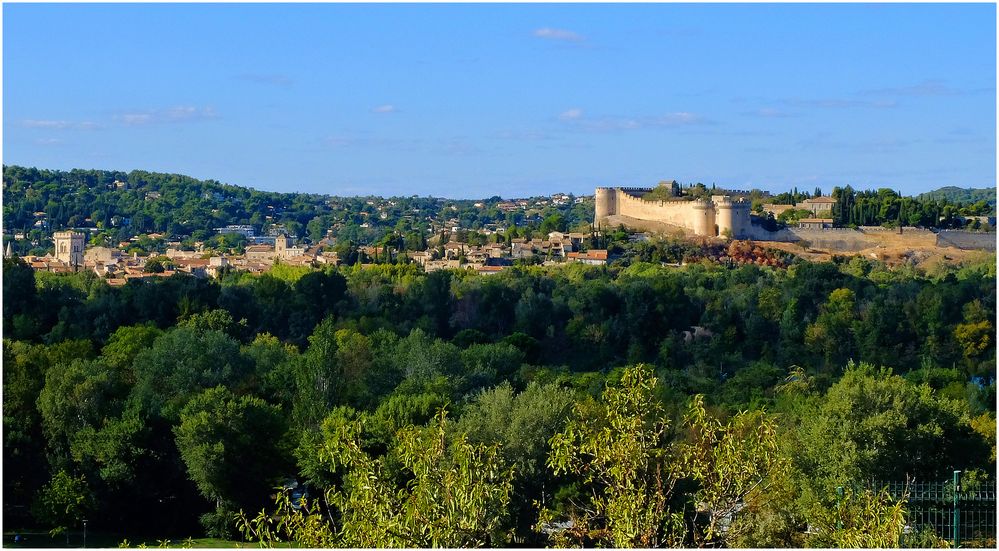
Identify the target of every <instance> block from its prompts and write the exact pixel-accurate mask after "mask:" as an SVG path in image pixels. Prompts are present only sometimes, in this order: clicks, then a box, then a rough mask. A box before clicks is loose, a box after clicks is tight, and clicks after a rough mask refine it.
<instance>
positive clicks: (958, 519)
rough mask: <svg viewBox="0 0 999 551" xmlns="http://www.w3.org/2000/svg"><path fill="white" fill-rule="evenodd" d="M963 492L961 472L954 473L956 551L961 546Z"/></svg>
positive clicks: (954, 542) (954, 533)
mask: <svg viewBox="0 0 999 551" xmlns="http://www.w3.org/2000/svg"><path fill="white" fill-rule="evenodd" d="M960 492H961V471H954V518H953V519H952V522H953V523H954V531H953V536H954V537H953V544H954V549H957V548H958V547H960V545H961V508H960V506H959V505H958V495H959V493H960Z"/></svg>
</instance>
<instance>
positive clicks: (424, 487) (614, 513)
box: [3, 175, 996, 547]
mask: <svg viewBox="0 0 999 551" xmlns="http://www.w3.org/2000/svg"><path fill="white" fill-rule="evenodd" d="M130 177H131V175H130ZM5 182H6V179H5ZM81 185H82V184H81ZM178 185H179V184H178ZM161 189H162V188H161ZM81 190H82V188H81ZM6 193H7V188H6V184H5V196H6ZM232 193H233V194H237V193H239V192H238V191H236V190H232ZM163 196H164V197H167V196H168V194H167V192H166V190H165V189H164V194H163ZM88 200H89V201H96V198H94V197H90V198H89V199H88ZM136 201H140V200H139V199H136ZM140 202H141V201H140ZM59 204H61V203H59ZM94 204H98V203H94ZM37 206H38V204H33V205H32V206H31V207H30V208H29V210H30V209H34V208H36V207H37ZM5 208H7V205H5ZM57 208H58V207H57ZM102 208H104V207H98V210H100V209H102ZM91 210H93V209H91ZM101 213H103V214H107V211H101ZM101 213H96V212H95V213H94V214H101ZM185 216H186V215H185ZM95 218H97V217H95ZM178 218H181V220H183V218H182V217H178ZM226 221H228V220H226ZM152 223H153V224H154V225H155V224H159V223H160V222H156V221H153V222H152ZM166 223H167V224H169V223H171V222H166ZM211 223H221V221H216V220H214V219H213V221H212V222H211ZM683 250H684V245H680V244H678V243H672V242H652V243H644V244H639V245H637V246H636V248H635V250H634V252H633V254H632V255H631V256H628V257H627V259H628V261H627V262H620V263H617V264H615V265H614V266H609V267H589V266H583V265H565V266H557V267H540V266H523V267H513V268H510V269H507V270H505V271H503V272H502V273H500V274H497V275H491V276H477V275H474V274H469V273H466V272H464V271H459V270H453V271H452V270H443V271H437V272H432V273H424V272H423V271H422V270H421V269H420V268H419V267H417V266H414V265H377V266H369V267H361V266H354V267H341V268H339V269H333V268H329V269H326V270H311V269H307V268H301V269H298V268H291V267H288V266H276V267H275V268H274V269H273V270H272V271H271V272H269V273H267V274H264V275H261V276H251V275H248V274H243V273H230V274H227V275H225V276H223V277H222V278H221V279H220V280H217V281H216V280H205V279H198V278H194V277H187V276H184V275H175V276H172V277H169V278H163V279H157V280H136V281H130V282H129V283H128V284H127V285H125V286H123V287H120V288H113V287H109V286H108V285H107V284H106V283H105V282H103V281H102V280H101V279H100V278H98V277H96V276H94V275H93V274H89V273H78V274H72V275H55V274H47V273H37V274H36V273H34V272H33V271H32V270H31V269H30V268H28V267H27V266H25V265H24V264H23V263H22V262H20V261H19V260H17V259H12V260H5V262H4V270H3V276H4V277H3V299H4V301H3V324H4V325H3V327H4V341H3V370H4V373H3V375H4V377H3V396H4V404H3V427H4V523H5V525H7V526H11V527H14V526H40V527H44V528H46V529H49V528H56V529H58V528H69V529H73V528H76V527H78V526H79V523H80V522H81V519H83V518H87V519H89V521H90V526H91V529H104V530H108V531H115V532H116V533H120V534H121V535H122V538H123V539H124V538H126V537H131V538H140V537H143V536H147V535H153V536H157V537H168V536H170V537H173V536H187V535H192V534H199V533H207V534H210V535H214V536H217V537H226V538H249V539H259V540H263V541H265V542H270V543H276V542H278V541H288V540H291V541H293V542H296V543H297V544H299V545H306V546H354V547H372V546H402V547H405V546H416V547H430V546H437V545H440V546H449V547H455V546H469V545H494V546H503V545H531V546H545V545H561V544H584V545H615V546H625V547H650V546H660V545H663V546H666V545H673V546H675V545H684V546H693V545H730V546H732V545H735V546H744V547H767V546H773V547H784V546H847V547H852V546H893V545H895V544H896V543H897V542H898V538H899V537H900V536H901V533H902V530H903V525H904V524H905V506H906V505H905V502H904V500H898V499H896V498H893V497H891V496H889V495H887V494H886V493H885V492H883V491H880V490H879V489H878V486H877V484H876V483H873V484H872V482H877V481H901V482H904V481H906V480H907V479H908V480H912V479H915V480H942V479H945V478H947V477H948V476H949V473H950V472H951V471H952V470H954V469H961V470H963V471H964V472H965V484H966V485H971V486H974V485H975V484H980V483H983V480H984V479H985V477H986V474H987V473H992V472H994V470H995V431H996V428H995V402H996V397H995V369H996V367H995V357H996V348H995V328H994V327H993V320H994V319H995V317H996V279H995V278H996V273H995V265H996V264H995V256H994V255H983V256H982V257H981V258H979V259H978V260H977V261H969V262H967V263H965V264H963V265H959V266H940V267H938V269H936V270H935V271H934V272H933V273H925V272H921V271H918V270H916V269H915V268H911V267H896V268H890V267H888V266H886V265H884V264H882V263H880V262H877V261H870V260H866V259H864V258H859V257H857V258H853V259H848V260H847V259H844V260H838V261H836V262H833V263H809V262H805V261H800V260H796V259H790V258H785V257H781V258H777V257H774V259H776V260H775V261H774V262H771V263H770V264H772V265H770V266H760V265H756V264H752V263H740V262H736V261H731V259H734V258H736V257H737V256H738V255H736V254H735V253H734V252H733V253H732V254H730V255H728V257H729V258H730V261H726V262H718V261H712V260H709V259H707V258H696V257H692V256H689V255H688V256H687V260H688V261H689V262H687V263H686V265H684V266H681V267H672V266H666V265H663V264H662V263H661V262H663V261H664V259H665V258H668V257H669V256H670V255H677V254H682V251H683ZM688 252H689V251H688ZM778 260H779V261H778ZM837 486H845V487H846V493H845V494H844V497H842V498H839V501H837V495H836V488H837ZM261 511H265V512H263V513H261ZM258 513H259V514H258ZM275 513H276V514H275ZM993 538H994V534H993ZM993 542H994V540H993ZM918 543H919V544H921V545H936V544H938V543H941V542H940V541H939V540H938V539H937V538H935V537H934V536H933V535H932V534H926V536H925V539H922V540H919V541H918Z"/></svg>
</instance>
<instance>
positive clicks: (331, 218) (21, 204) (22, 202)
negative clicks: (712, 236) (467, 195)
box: [3, 166, 593, 254]
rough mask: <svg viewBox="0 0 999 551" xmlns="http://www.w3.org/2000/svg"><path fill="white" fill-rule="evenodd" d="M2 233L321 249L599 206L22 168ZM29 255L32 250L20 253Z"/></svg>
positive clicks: (573, 213)
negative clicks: (244, 234)
mask: <svg viewBox="0 0 999 551" xmlns="http://www.w3.org/2000/svg"><path fill="white" fill-rule="evenodd" d="M3 199H4V205H3V226H4V230H5V231H7V232H15V231H16V232H20V233H24V234H25V241H26V242H35V243H38V245H35V247H39V248H41V249H42V252H43V251H44V248H45V244H46V243H47V240H48V239H49V238H50V236H51V233H52V232H53V231H56V230H59V229H63V228H92V229H93V234H94V239H93V242H94V243H95V244H96V243H100V244H117V243H119V242H121V241H126V240H128V239H129V238H131V237H133V236H136V235H141V234H146V233H153V232H156V233H161V234H164V235H165V236H167V237H168V238H172V239H177V240H183V239H185V238H188V239H190V240H192V241H204V240H205V239H207V238H208V237H210V236H211V235H212V234H213V233H214V228H218V227H221V226H226V225H229V224H250V225H253V226H254V227H255V229H256V230H257V231H258V232H266V231H267V229H268V228H269V227H272V226H275V225H281V226H282V227H283V228H284V229H285V230H286V231H287V232H288V233H289V234H290V235H296V236H298V237H299V238H302V239H304V240H306V241H312V242H316V241H319V240H320V239H322V238H323V237H325V236H326V235H327V231H328V230H331V229H332V230H333V232H334V235H335V236H337V237H340V238H343V239H349V240H351V241H353V242H355V243H357V244H362V245H364V244H371V243H375V242H377V241H379V240H382V239H386V238H387V237H388V236H392V235H397V236H399V237H403V238H404V237H406V236H407V234H410V233H413V232H415V233H417V234H422V236H421V239H426V238H427V237H429V235H427V234H429V233H430V232H431V228H435V229H439V228H442V227H447V228H453V227H460V228H465V229H478V228H482V227H484V226H486V225H488V224H498V225H501V226H509V225H530V224H533V225H534V226H537V227H540V225H541V223H542V222H543V221H544V219H546V218H551V217H553V216H555V217H559V219H560V225H561V226H563V228H566V227H570V226H575V225H578V224H580V223H583V222H588V221H590V220H591V219H592V217H593V204H592V201H583V202H576V201H575V200H574V198H571V197H570V198H568V199H567V200H565V201H562V202H560V203H559V204H556V203H555V202H554V201H551V200H549V198H547V197H538V198H530V199H529V200H527V201H526V203H525V204H524V205H522V206H518V208H516V209H505V210H504V209H500V208H499V205H500V204H501V203H503V200H502V199H501V198H500V197H498V196H494V197H490V198H488V199H482V200H478V201H476V200H454V199H443V198H435V197H417V196H415V195H414V196H411V197H390V198H381V197H374V196H367V197H336V196H330V195H316V194H304V193H277V192H266V191H258V190H254V189H250V188H245V187H240V186H234V185H227V184H222V183H220V182H217V181H215V180H197V179H195V178H191V177H188V176H183V175H179V174H163V173H155V172H145V171H140V170H133V171H131V172H120V171H108V170H78V169H75V170H70V171H61V170H43V169H37V168H25V167H19V166H5V167H4V169H3ZM20 245H21V247H20V248H19V250H18V252H20V253H21V254H27V253H28V252H29V250H30V246H29V245H27V244H20Z"/></svg>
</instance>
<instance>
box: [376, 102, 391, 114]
mask: <svg viewBox="0 0 999 551" xmlns="http://www.w3.org/2000/svg"><path fill="white" fill-rule="evenodd" d="M397 111H398V109H396V107H395V106H394V105H392V104H391V103H386V104H385V105H379V106H378V107H375V108H374V109H372V110H371V112H372V113H380V114H388V113H395V112H397Z"/></svg>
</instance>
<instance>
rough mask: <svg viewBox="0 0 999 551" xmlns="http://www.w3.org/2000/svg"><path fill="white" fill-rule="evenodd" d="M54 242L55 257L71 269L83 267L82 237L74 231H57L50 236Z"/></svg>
mask: <svg viewBox="0 0 999 551" xmlns="http://www.w3.org/2000/svg"><path fill="white" fill-rule="evenodd" d="M52 238H53V239H54V240H55V257H56V260H61V261H62V262H65V263H66V264H69V265H70V266H73V267H79V266H83V240H84V236H83V234H82V233H80V232H75V231H57V232H55V233H54V234H52Z"/></svg>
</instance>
